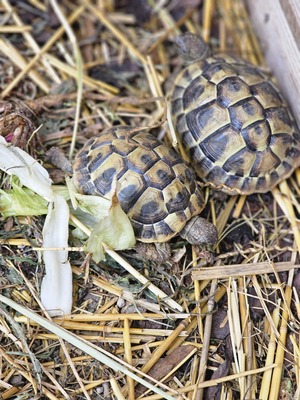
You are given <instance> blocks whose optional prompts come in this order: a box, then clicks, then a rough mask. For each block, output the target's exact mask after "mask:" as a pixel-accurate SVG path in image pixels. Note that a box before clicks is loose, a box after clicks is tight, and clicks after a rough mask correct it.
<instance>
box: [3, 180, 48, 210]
mask: <svg viewBox="0 0 300 400" xmlns="http://www.w3.org/2000/svg"><path fill="white" fill-rule="evenodd" d="M47 204H48V202H47V201H46V200H45V199H43V197H41V196H39V195H38V194H36V193H34V192H33V191H32V190H30V189H28V188H26V187H20V186H18V185H17V184H16V183H14V184H13V188H12V189H10V190H2V189H0V213H1V214H2V215H3V216H4V217H5V218H6V217H9V216H20V215H43V214H47V212H48V207H47Z"/></svg>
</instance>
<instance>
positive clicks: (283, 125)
mask: <svg viewBox="0 0 300 400" xmlns="http://www.w3.org/2000/svg"><path fill="white" fill-rule="evenodd" d="M171 108H172V115H173V120H174V126H175V127H176V129H177V132H178V134H179V138H180V140H181V142H182V144H183V148H185V149H186V150H187V152H188V153H189V157H190V160H191V164H192V165H193V167H194V168H195V170H196V172H197V174H198V175H199V177H200V178H202V179H203V180H204V181H206V182H208V183H209V184H210V185H211V186H213V187H215V188H218V189H221V190H223V191H225V192H227V193H229V194H236V193H243V194H249V193H254V192H266V191H268V190H270V189H272V188H273V187H274V186H275V185H276V184H277V183H279V182H280V181H281V180H283V179H284V178H286V177H288V176H289V175H290V174H291V173H292V172H293V170H294V169H295V168H296V167H297V166H299V165H300V134H299V131H298V129H297V127H296V125H295V122H294V120H293V117H292V115H291V114H290V111H289V109H288V107H287V104H286V103H285V102H284V100H283V99H282V97H281V95H280V94H279V92H278V90H277V89H276V87H275V86H274V85H273V83H271V82H270V81H269V79H268V77H267V75H266V74H265V73H264V72H262V71H261V70H259V69H258V68H256V67H254V66H252V65H250V64H248V63H246V62H244V61H241V60H238V59H236V58H233V57H230V56H223V55H220V56H214V57H209V58H207V59H206V60H204V61H196V62H194V63H192V64H190V65H189V66H187V67H186V68H185V69H183V71H181V73H180V74H179V75H178V77H177V78H176V81H175V85H174V90H173V94H172V99H171Z"/></svg>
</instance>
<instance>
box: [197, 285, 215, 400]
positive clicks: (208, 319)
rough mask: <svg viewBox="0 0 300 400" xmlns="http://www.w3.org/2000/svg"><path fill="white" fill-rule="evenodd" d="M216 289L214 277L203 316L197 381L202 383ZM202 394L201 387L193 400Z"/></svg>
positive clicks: (205, 367) (199, 399)
mask: <svg viewBox="0 0 300 400" xmlns="http://www.w3.org/2000/svg"><path fill="white" fill-rule="evenodd" d="M216 290H217V281H216V280H215V279H214V280H213V281H212V283H211V287H210V294H209V300H208V302H207V314H206V317H205V328H204V338H203V348H202V352H201V358H200V364H199V377H198V380H197V383H202V382H204V381H205V376H206V370H207V360H208V355H209V350H210V339H211V326H212V319H213V309H214V306H215V297H214V296H215V292H216ZM203 395H204V390H203V388H199V389H197V391H196V393H195V400H202V399H203Z"/></svg>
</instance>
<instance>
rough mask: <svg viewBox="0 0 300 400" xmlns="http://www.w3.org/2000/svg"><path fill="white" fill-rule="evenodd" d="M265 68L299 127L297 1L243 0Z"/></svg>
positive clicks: (299, 11) (299, 14)
mask: <svg viewBox="0 0 300 400" xmlns="http://www.w3.org/2000/svg"><path fill="white" fill-rule="evenodd" d="M246 2H247V5H248V8H249V12H250V16H251V20H252V22H253V26H254V29H255V30H256V33H257V35H258V37H259V39H260V43H261V46H262V50H263V52H264V55H265V58H266V62H267V65H268V67H269V68H270V69H271V71H272V72H273V73H274V75H275V76H276V78H277V80H278V84H279V86H280V89H281V90H282V92H283V95H284V96H285V98H286V99H287V100H288V102H289V104H290V106H291V108H292V110H293V113H294V116H295V118H296V121H297V123H298V126H299V127H300V0H246Z"/></svg>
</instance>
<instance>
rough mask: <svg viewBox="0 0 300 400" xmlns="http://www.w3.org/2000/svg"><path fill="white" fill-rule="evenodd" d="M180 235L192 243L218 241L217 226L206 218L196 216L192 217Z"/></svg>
mask: <svg viewBox="0 0 300 400" xmlns="http://www.w3.org/2000/svg"><path fill="white" fill-rule="evenodd" d="M180 236H181V237H182V238H183V239H185V240H187V241H188V242H189V243H190V244H194V245H202V244H216V243H217V241H218V232H217V228H216V227H215V226H214V225H213V224H211V223H210V222H208V221H207V220H206V219H204V218H202V217H199V216H196V217H194V218H192V219H190V220H189V221H188V222H187V224H186V225H185V227H184V228H183V230H182V231H181V232H180Z"/></svg>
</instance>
